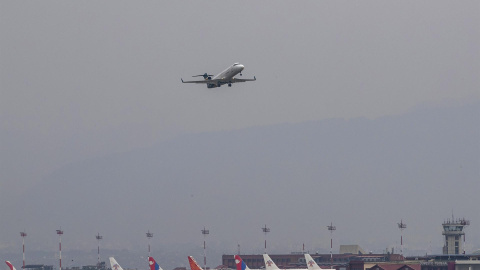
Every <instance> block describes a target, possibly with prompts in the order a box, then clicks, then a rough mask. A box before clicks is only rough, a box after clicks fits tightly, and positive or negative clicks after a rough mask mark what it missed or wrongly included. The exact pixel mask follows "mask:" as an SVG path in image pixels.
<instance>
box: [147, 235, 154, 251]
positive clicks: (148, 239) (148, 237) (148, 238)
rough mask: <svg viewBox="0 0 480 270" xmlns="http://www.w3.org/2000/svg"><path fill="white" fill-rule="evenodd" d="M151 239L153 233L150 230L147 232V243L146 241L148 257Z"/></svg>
mask: <svg viewBox="0 0 480 270" xmlns="http://www.w3.org/2000/svg"><path fill="white" fill-rule="evenodd" d="M152 238H153V233H151V232H150V230H148V231H147V241H148V257H150V239H152Z"/></svg>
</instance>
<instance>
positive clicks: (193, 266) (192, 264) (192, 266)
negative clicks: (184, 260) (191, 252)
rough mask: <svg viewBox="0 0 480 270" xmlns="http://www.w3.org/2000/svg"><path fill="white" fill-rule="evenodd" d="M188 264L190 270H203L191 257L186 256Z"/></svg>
mask: <svg viewBox="0 0 480 270" xmlns="http://www.w3.org/2000/svg"><path fill="white" fill-rule="evenodd" d="M188 262H189V263H190V269H191V270H203V269H202V268H201V267H200V266H199V265H198V263H197V262H196V261H195V259H194V258H193V257H192V256H188Z"/></svg>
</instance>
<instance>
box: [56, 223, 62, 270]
mask: <svg viewBox="0 0 480 270" xmlns="http://www.w3.org/2000/svg"><path fill="white" fill-rule="evenodd" d="M57 234H58V236H59V241H58V249H59V251H60V268H59V269H60V270H62V235H63V231H62V228H60V230H57Z"/></svg>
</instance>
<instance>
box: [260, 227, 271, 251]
mask: <svg viewBox="0 0 480 270" xmlns="http://www.w3.org/2000/svg"><path fill="white" fill-rule="evenodd" d="M262 231H263V233H264V234H265V254H267V233H269V232H270V228H267V224H265V227H263V228H262Z"/></svg>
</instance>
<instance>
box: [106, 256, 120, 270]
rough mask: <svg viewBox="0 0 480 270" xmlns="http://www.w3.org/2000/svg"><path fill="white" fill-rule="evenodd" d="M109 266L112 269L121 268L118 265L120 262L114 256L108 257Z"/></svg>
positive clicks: (118, 269) (117, 269)
mask: <svg viewBox="0 0 480 270" xmlns="http://www.w3.org/2000/svg"><path fill="white" fill-rule="evenodd" d="M109 259H110V266H111V267H112V270H123V268H122V267H121V266H120V264H118V263H117V261H116V260H115V258H113V257H110V258H109Z"/></svg>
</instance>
